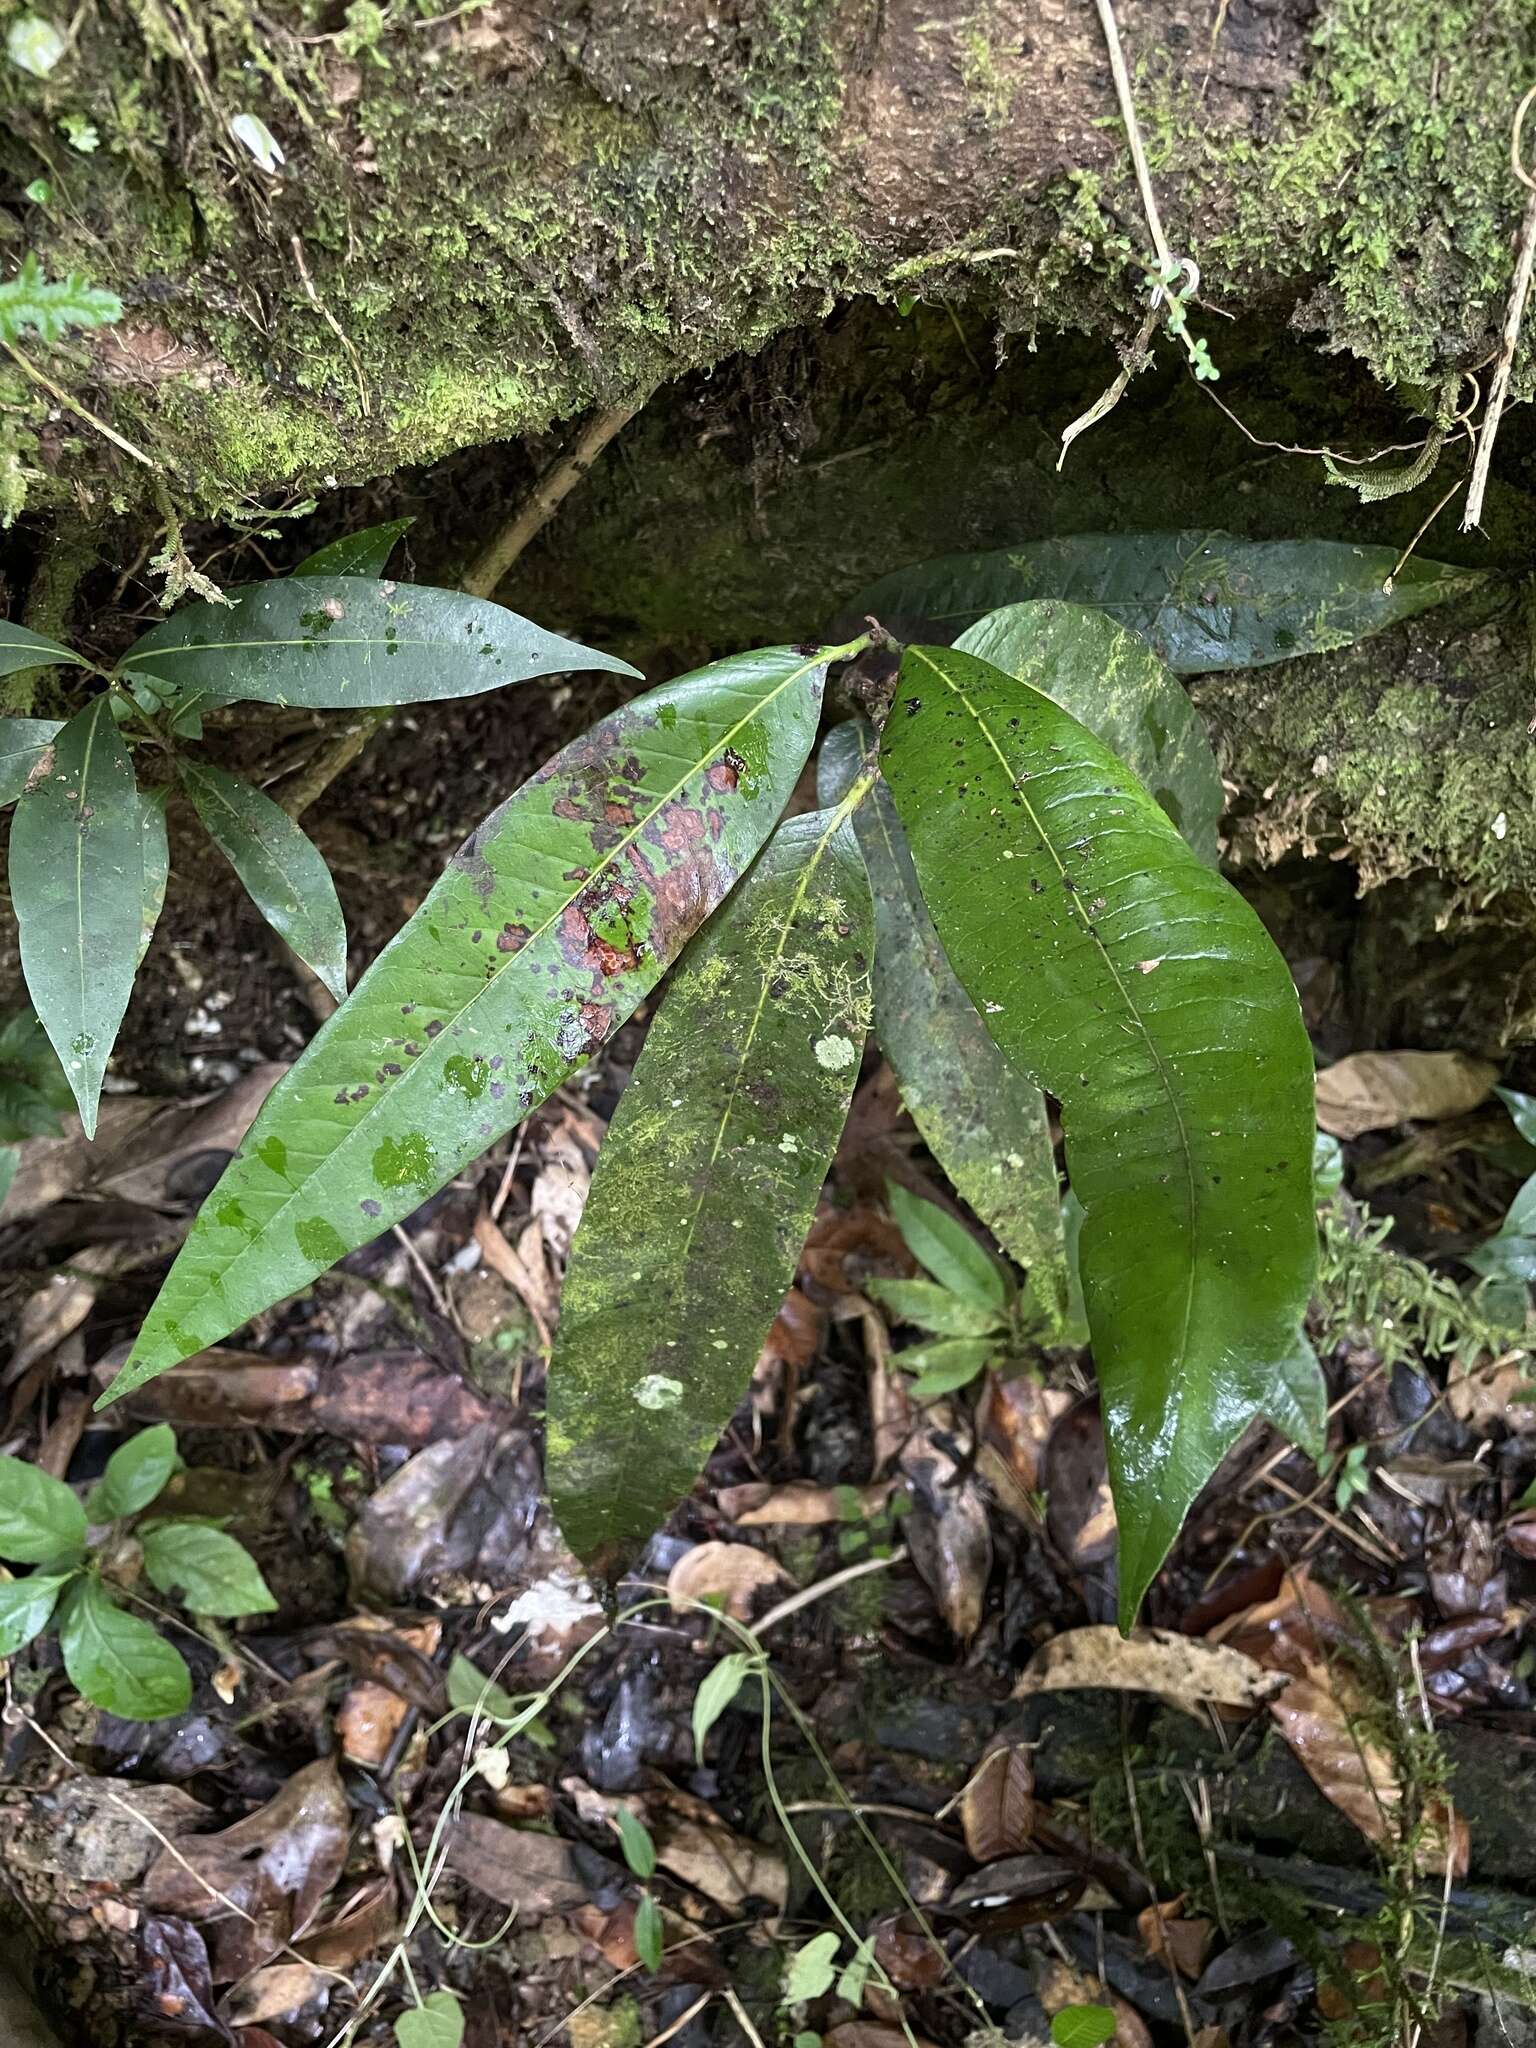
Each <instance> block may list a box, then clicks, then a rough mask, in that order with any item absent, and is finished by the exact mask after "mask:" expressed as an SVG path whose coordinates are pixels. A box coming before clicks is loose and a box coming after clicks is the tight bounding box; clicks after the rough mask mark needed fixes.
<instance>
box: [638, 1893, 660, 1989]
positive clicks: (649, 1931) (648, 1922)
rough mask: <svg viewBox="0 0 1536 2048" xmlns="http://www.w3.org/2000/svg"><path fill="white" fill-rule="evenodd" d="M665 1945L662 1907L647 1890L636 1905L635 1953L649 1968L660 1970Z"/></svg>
mask: <svg viewBox="0 0 1536 2048" xmlns="http://www.w3.org/2000/svg"><path fill="white" fill-rule="evenodd" d="M665 1946H666V1934H665V1931H664V1929H663V1927H662V1924H661V1908H660V1906H658V1905H657V1903H656V1901H655V1900H654V1899H653V1898H652V1897H651V1895H650V1893H649V1892H645V1893H643V1894H642V1895H641V1897H640V1899H639V1900H638V1901H637V1902H636V1905H635V1954H636V1955H637V1956H638V1957H639V1958H640V1960H641V1962H642V1963H644V1965H645V1967H646V1968H647V1969H648V1970H659V1969H660V1968H661V1958H662V1953H663V1950H664V1949H665Z"/></svg>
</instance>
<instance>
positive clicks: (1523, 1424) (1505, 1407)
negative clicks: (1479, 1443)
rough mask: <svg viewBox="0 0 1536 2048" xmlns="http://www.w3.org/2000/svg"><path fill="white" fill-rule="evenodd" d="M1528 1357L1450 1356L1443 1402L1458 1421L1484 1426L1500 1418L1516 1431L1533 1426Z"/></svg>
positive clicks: (1535, 1422)
mask: <svg viewBox="0 0 1536 2048" xmlns="http://www.w3.org/2000/svg"><path fill="white" fill-rule="evenodd" d="M1530 1390H1531V1361H1530V1360H1529V1358H1525V1357H1520V1358H1507V1359H1501V1360H1493V1359H1486V1358H1485V1359H1483V1360H1482V1361H1481V1363H1479V1362H1478V1361H1477V1360H1472V1361H1471V1362H1469V1361H1467V1360H1466V1359H1462V1358H1453V1359H1452V1360H1451V1369H1450V1373H1449V1375H1448V1377H1447V1380H1446V1389H1445V1405H1446V1406H1447V1407H1448V1408H1449V1409H1450V1411H1451V1413H1452V1414H1453V1415H1454V1416H1455V1418H1456V1420H1457V1421H1458V1422H1465V1423H1469V1424H1470V1425H1471V1427H1472V1428H1473V1429H1483V1428H1485V1427H1486V1426H1487V1425H1488V1424H1489V1423H1490V1422H1500V1423H1502V1424H1503V1425H1504V1427H1505V1428H1506V1429H1509V1430H1513V1431H1514V1432H1515V1433H1516V1434H1517V1435H1520V1436H1528V1435H1529V1434H1530V1433H1531V1432H1532V1431H1533V1430H1536V1401H1532V1400H1531V1399H1530V1398H1529V1395H1530Z"/></svg>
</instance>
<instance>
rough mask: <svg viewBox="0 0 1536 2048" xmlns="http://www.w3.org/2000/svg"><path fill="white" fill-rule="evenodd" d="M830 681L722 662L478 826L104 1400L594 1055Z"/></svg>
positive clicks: (228, 1322) (452, 1163)
mask: <svg viewBox="0 0 1536 2048" xmlns="http://www.w3.org/2000/svg"><path fill="white" fill-rule="evenodd" d="M825 674H826V657H825V656H815V655H807V654H803V653H799V652H797V651H796V650H794V649H792V648H769V649H765V650H762V651H760V652H758V653H755V654H745V655H739V656H736V657H734V658H733V659H731V660H729V661H720V662H715V663H714V664H713V665H712V666H711V667H709V668H706V669H701V670H700V671H698V673H697V674H695V675H691V676H686V677H684V678H683V679H682V680H681V681H679V682H675V683H670V684H667V685H664V686H663V687H662V688H660V689H657V690H652V691H650V692H649V693H648V694H647V695H645V696H643V697H638V698H636V699H635V701H634V702H633V703H631V704H628V705H626V706H624V708H623V709H622V710H620V711H616V712H615V713H614V714H613V716H612V717H611V718H607V719H604V720H603V721H602V723H601V724H599V725H597V726H594V727H593V728H592V730H591V731H590V732H588V733H585V734H584V735H583V736H582V737H581V738H580V739H578V740H575V741H573V742H572V744H571V745H570V746H569V747H567V748H566V749H565V750H564V752H563V753H560V754H557V755H556V756H555V758H554V760H552V761H551V762H549V763H548V764H547V765H546V766H545V767H544V768H542V769H541V770H540V771H539V773H538V774H537V775H536V776H534V778H533V779H532V780H531V781H530V782H527V783H525V784H524V785H523V787H522V788H521V789H520V790H518V792H517V793H516V795H514V796H512V797H510V798H508V800H507V802H506V803H504V804H503V805H502V806H501V807H500V809H499V810H496V811H493V812H492V813H491V815H490V817H489V818H487V819H486V821H485V823H484V824H483V825H482V826H481V827H480V829H479V831H478V832H476V833H475V834H474V835H473V837H472V838H471V839H469V840H468V841H467V842H466V843H465V845H464V846H463V847H462V848H461V849H460V850H459V852H458V854H457V855H456V856H455V857H454V859H453V861H452V862H451V863H450V865H449V867H448V869H447V871H446V872H445V873H444V874H443V876H442V877H441V878H440V880H439V881H438V882H437V884H436V885H435V887H434V888H433V889H432V891H431V893H430V894H429V895H428V897H427V899H426V901H425V902H424V903H423V904H422V905H421V907H420V909H419V910H417V912H416V914H415V915H414V917H412V918H411V920H410V922H409V923H408V924H407V925H406V926H405V928H404V930H403V931H401V932H400V933H399V935H398V936H397V937H396V938H395V939H394V940H392V941H391V943H390V944H389V945H388V946H386V947H385V949H384V951H383V952H382V953H381V954H380V955H379V957H378V959H377V960H375V962H374V963H373V965H372V966H371V967H370V968H369V970H368V972H367V973H366V974H365V975H364V976H363V978H362V980H361V981H360V982H359V983H358V985H357V987H356V988H355V989H354V990H353V992H352V994H351V996H350V997H349V998H348V1000H347V1001H346V1002H345V1003H344V1004H343V1005H342V1007H341V1008H340V1009H339V1010H338V1011H337V1012H336V1015H335V1016H334V1017H332V1018H331V1019H330V1021H329V1022H328V1023H327V1024H326V1025H325V1026H324V1028H323V1029H322V1030H321V1031H320V1032H319V1033H318V1034H317V1036H316V1037H315V1039H314V1040H313V1042H312V1043H311V1044H310V1045H309V1046H308V1048H307V1049H306V1050H305V1052H304V1054H303V1057H302V1058H301V1059H299V1060H298V1061H296V1062H295V1064H294V1066H293V1067H292V1068H291V1069H290V1070H289V1072H288V1073H287V1074H286V1075H285V1076H284V1077H283V1079H282V1080H281V1081H279V1083H278V1085H277V1086H276V1088H274V1090H273V1091H272V1094H271V1095H270V1096H269V1097H268V1099H267V1102H266V1103H265V1105H264V1106H263V1108H262V1111H261V1114H260V1116H259V1117H258V1118H257V1119H256V1122H255V1124H254V1125H253V1126H252V1128H251V1130H250V1131H249V1133H248V1134H247V1136H246V1139H245V1142H244V1144H243V1145H242V1146H241V1148H240V1151H239V1153H238V1154H237V1156H236V1158H235V1159H234V1161H233V1162H232V1163H231V1165H230V1166H229V1168H228V1170H227V1171H226V1172H225V1175H224V1177H223V1179H222V1180H221V1181H220V1182H219V1185H218V1186H217V1187H216V1188H215V1190H214V1192H213V1194H212V1195H211V1196H210V1197H209V1199H208V1200H207V1202H205V1203H204V1205H203V1208H202V1211H201V1213H200V1214H199V1216H198V1218H197V1221H196V1223H195V1224H194V1226H193V1229H192V1232H191V1235H190V1236H189V1237H188V1239H187V1241H186V1243H185V1245H184V1246H183V1247H182V1250H181V1253H180V1256H179V1257H178V1259H177V1261H176V1264H175V1265H174V1266H173V1267H172V1268H171V1272H170V1276H169V1278H168V1279H167V1281H166V1283H165V1285H164V1287H163V1288H162V1289H161V1292H160V1296H159V1298H158V1300H157V1301H156V1302H155V1304H154V1306H153V1308H152V1309H151V1310H150V1314H149V1317H148V1319H147V1321H146V1322H145V1325H144V1327H143V1329H142V1331H141V1332H140V1334H139V1340H138V1342H137V1344H136V1345H135V1347H134V1351H133V1355H132V1358H131V1359H130V1361H129V1363H128V1364H127V1365H126V1366H125V1367H124V1369H123V1371H122V1372H121V1373H120V1374H119V1375H118V1377H117V1379H116V1380H115V1381H114V1382H113V1385H112V1387H111V1389H110V1390H109V1397H110V1398H116V1396H117V1395H119V1394H121V1393H124V1392H126V1391H127V1390H128V1389H129V1388H130V1387H135V1386H140V1385H142V1384H143V1382H144V1381H145V1380H149V1379H153V1378H154V1377H155V1375H156V1374H157V1373H161V1372H164V1371H165V1370H166V1369H167V1367H169V1366H172V1365H174V1364H175V1363H176V1362H177V1360H178V1359H181V1358H186V1357H188V1356H189V1355H190V1354H191V1353H192V1352H193V1351H197V1350H200V1349H201V1348H202V1347H203V1346H205V1345H208V1344H213V1343H216V1342H217V1341H218V1339H219V1338H220V1337H223V1336H227V1335H228V1333H229V1332H230V1331H231V1330H233V1329H236V1328H238V1327H239V1325H240V1324H241V1323H243V1322H245V1321H246V1320H247V1318H248V1317H250V1316H252V1315H254V1314H255V1313H256V1312H257V1311H258V1310H259V1309H262V1308H265V1307H267V1306H268V1305H269V1304H270V1303H271V1302H273V1301H280V1300H282V1299H283V1297H284V1296H286V1295H289V1294H292V1293H294V1292H296V1291H297V1290H298V1289H299V1288H301V1287H305V1286H307V1285H308V1284H309V1282H310V1281H311V1280H312V1279H313V1278H314V1277H315V1275H316V1274H317V1273H321V1272H324V1270H325V1269H326V1267H327V1266H330V1265H333V1264H334V1263H335V1261H336V1260H337V1259H339V1258H341V1257H343V1256H344V1254H345V1253H347V1252H349V1251H352V1250H354V1249H355V1248H356V1247H357V1246H358V1245H360V1244H364V1243H366V1242H367V1241H368V1239H370V1238H372V1237H374V1236H376V1235H377V1234H378V1233H379V1232H380V1231H382V1230H387V1229H388V1228H389V1226H390V1225H391V1224H392V1223H397V1222H398V1221H399V1220H400V1218H401V1217H402V1216H405V1215H407V1214H409V1212H410V1211H411V1210H412V1209H414V1208H416V1207H417V1206H418V1205H419V1204H420V1203H422V1202H423V1201H425V1200H426V1198H427V1196H428V1195H430V1194H432V1193H433V1192H434V1191H435V1190H436V1189H438V1188H440V1187H441V1186H442V1185H443V1184H444V1182H445V1181H448V1180H451V1179H452V1178H453V1176H454V1175H455V1174H456V1173H458V1172H459V1171H460V1169H461V1168H463V1167H464V1166H466V1165H467V1164H468V1163H469V1162H470V1160H472V1159H474V1158H476V1157H478V1155H479V1154H480V1153H481V1152H482V1151H484V1149H485V1147H486V1146H487V1145H489V1144H490V1143H491V1142H492V1141H493V1140H494V1139H496V1138H498V1137H499V1136H500V1135H501V1133H502V1132H503V1131H505V1130H507V1129H509V1128H510V1126H511V1125H512V1124H514V1123H516V1122H517V1121H518V1119H519V1118H520V1117H522V1116H524V1115H525V1114H526V1113H527V1111H528V1110H529V1109H530V1108H531V1107H532V1106H533V1105H534V1104H535V1103H537V1102H542V1101H543V1099H544V1097H545V1096H546V1095H547V1094H549V1092H550V1090H551V1089H553V1088H557V1087H558V1086H559V1085H560V1083H561V1082H562V1081H563V1080H564V1079H565V1077H566V1076H567V1075H568V1074H571V1073H573V1072H574V1071H575V1070H576V1068H577V1067H579V1066H580V1065H581V1064H582V1063H583V1062H584V1061H585V1060H586V1059H587V1058H589V1057H590V1055H591V1054H592V1053H593V1052H594V1051H595V1050H596V1049H597V1047H598V1046H599V1045H601V1044H602V1043H603V1041H604V1040H605V1039H606V1038H607V1037H609V1036H610V1034H611V1033H612V1032H613V1031H615V1030H616V1029H617V1028H618V1026H619V1025H620V1024H622V1023H623V1022H624V1020H625V1018H626V1017H628V1016H629V1014H630V1012H631V1011H632V1010H633V1009H634V1007H635V1005H636V1003H638V1002H639V1001H640V1000H641V998H642V997H643V996H645V995H647V994H648V993H649V992H650V990H651V989H652V988H653V987H654V986H655V985H656V983H657V981H658V980H659V979H660V978H661V976H662V974H663V973H664V972H665V970H666V968H667V967H668V965H669V964H670V963H671V961H672V960H673V959H675V958H676V956H677V954H678V953H679V952H680V951H681V950H682V948H683V946H684V945H685V944H686V943H687V941H688V940H689V939H690V938H691V937H692V936H693V934H694V932H695V931H697V930H698V928H699V926H700V925H701V924H702V923H703V922H704V920H705V918H707V917H708V916H709V915H710V913H711V912H712V911H713V910H714V909H715V908H716V907H717V905H718V904H719V903H720V902H721V901H722V900H723V899H724V897H725V895H726V893H727V891H728V890H729V889H730V888H731V887H732V886H733V885H734V883H735V881H736V879H737V877H738V876H739V875H740V874H741V873H742V871H743V869H745V868H746V867H747V865H748V864H749V863H750V861H751V860H752V857H753V856H754V854H755V853H756V852H757V850H758V848H759V846H760V845H761V844H762V842H763V840H764V839H765V838H766V837H767V835H768V833H769V831H770V830H771V829H772V826H773V823H774V821H775V819H776V818H777V817H778V814H779V812H780V810H781V809H782V807H783V805H784V804H785V802H786V801H787V800H788V797H789V793H790V791H791V790H792V789H793V787H794V784H795V778H796V777H797V775H798V774H799V772H800V769H801V766H802V765H803V763H804V761H805V757H806V754H807V753H808V751H809V749H810V744H811V740H812V738H813V737H814V735H815V730H816V720H817V715H818V711H819V708H820V701H821V692H822V684H823V681H824V678H825Z"/></svg>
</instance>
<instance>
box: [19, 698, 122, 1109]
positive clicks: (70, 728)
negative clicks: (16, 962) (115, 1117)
mask: <svg viewBox="0 0 1536 2048" xmlns="http://www.w3.org/2000/svg"><path fill="white" fill-rule="evenodd" d="M10 875H11V902H12V904H13V906H14V908H15V911H16V921H17V924H18V925H19V926H20V931H21V964H22V970H23V972H24V973H25V975H26V977H27V989H28V991H29V993H30V995H31V997H32V1002H33V1005H34V1007H35V1008H36V1010H37V1014H38V1016H39V1017H40V1018H41V1019H42V1023H43V1028H44V1029H45V1030H46V1031H47V1033H48V1036H49V1038H50V1039H51V1040H52V1041H53V1047H54V1050H55V1052H57V1054H58V1056H59V1059H60V1062H61V1063H62V1065H63V1068H64V1072H65V1074H66V1076H67V1077H68V1080H69V1085H70V1087H71V1088H72V1089H73V1090H74V1095H75V1100H76V1101H77V1102H78V1103H79V1105H80V1120H81V1123H82V1124H83V1126H84V1128H85V1135H86V1136H87V1137H88V1138H93V1137H94V1136H95V1135H96V1105H97V1103H98V1101H99V1100H100V1097H101V1083H102V1076H103V1075H104V1074H105V1073H106V1070H107V1057H108V1055H109V1054H110V1052H111V1050H112V1045H113V1041H114V1040H115V1039H116V1037H117V1027H118V1025H119V1024H121V1022H122V1021H123V1012H124V1010H126V1009H127V1007H128V996H129V993H130V991H131V990H132V988H133V976H134V970H135V969H136V968H137V966H138V964H139V938H140V935H141V932H142V928H143V902H144V820H143V810H142V807H141V805H140V802H139V793H138V790H137V789H136V788H135V786H134V780H133V763H132V761H130V760H129V758H128V749H127V748H126V747H125V746H124V745H123V742H122V740H121V738H120V737H119V735H118V730H117V727H116V725H115V724H114V723H113V719H112V712H111V704H110V701H109V699H108V698H107V697H106V696H101V697H96V698H94V699H93V700H92V701H91V702H90V703H89V704H87V705H86V707H85V709H84V710H83V711H80V712H77V713H76V714H75V716H74V717H73V718H72V719H71V720H70V721H69V723H68V725H66V726H65V727H64V730H63V731H62V732H61V733H60V734H59V736H58V738H57V740H56V741H55V742H54V758H53V767H52V770H51V771H50V772H49V773H48V774H47V775H45V776H44V777H43V778H42V779H41V780H40V781H39V782H37V783H36V784H35V785H34V786H33V787H32V788H31V789H29V790H28V791H27V793H26V795H25V796H23V797H22V799H21V801H20V803H19V804H17V806H16V817H15V820H14V822H13V823H12V826H11V853H10Z"/></svg>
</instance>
